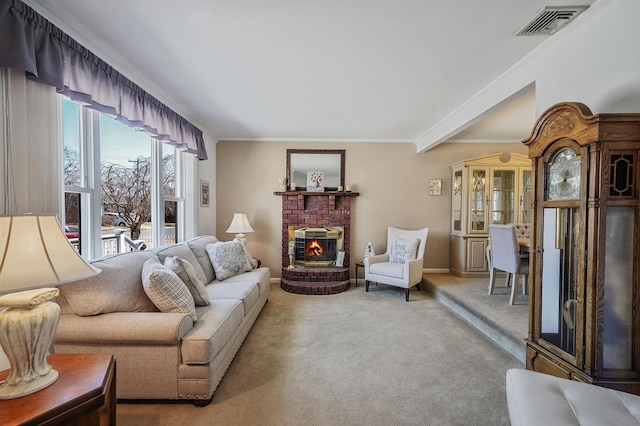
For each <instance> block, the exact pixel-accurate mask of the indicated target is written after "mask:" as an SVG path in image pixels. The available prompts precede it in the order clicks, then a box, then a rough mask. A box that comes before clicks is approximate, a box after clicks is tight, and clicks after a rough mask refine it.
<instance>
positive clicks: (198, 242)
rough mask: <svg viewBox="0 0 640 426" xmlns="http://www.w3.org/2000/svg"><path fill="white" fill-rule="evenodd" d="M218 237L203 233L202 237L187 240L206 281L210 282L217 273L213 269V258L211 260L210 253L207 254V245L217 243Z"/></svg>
mask: <svg viewBox="0 0 640 426" xmlns="http://www.w3.org/2000/svg"><path fill="white" fill-rule="evenodd" d="M217 242H218V239H217V238H216V237H213V236H211V235H203V236H201V237H195V238H192V239H190V240H187V245H188V246H189V248H190V249H191V251H192V252H193V255H194V256H195V257H196V259H197V260H198V263H199V264H200V267H201V268H202V271H203V272H204V275H205V278H206V280H205V282H206V283H210V282H211V281H213V280H215V279H216V274H215V272H214V270H213V265H211V260H209V255H208V254H207V250H205V247H206V245H207V244H213V243H217Z"/></svg>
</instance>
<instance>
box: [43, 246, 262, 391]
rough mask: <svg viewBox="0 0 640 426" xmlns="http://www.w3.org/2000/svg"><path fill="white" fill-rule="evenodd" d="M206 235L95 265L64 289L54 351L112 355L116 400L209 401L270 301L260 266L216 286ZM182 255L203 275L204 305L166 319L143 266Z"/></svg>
mask: <svg viewBox="0 0 640 426" xmlns="http://www.w3.org/2000/svg"><path fill="white" fill-rule="evenodd" d="M215 242H217V239H216V238H215V237H212V236H201V237H197V238H194V239H191V240H189V241H187V242H185V243H180V244H174V245H170V246H164V247H160V248H158V249H155V250H152V251H140V252H129V253H123V254H118V255H114V256H110V257H107V258H103V259H100V260H96V261H93V262H92V264H93V265H94V266H95V267H97V268H100V269H101V270H102V273H100V274H99V275H96V276H95V277H92V278H89V279H86V280H82V281H77V282H72V283H67V284H63V285H61V286H60V287H59V288H60V291H61V294H60V297H59V298H58V303H59V305H60V307H61V316H60V324H59V326H58V330H57V332H56V335H55V338H54V352H56V353H109V354H113V355H114V356H115V359H116V371H117V376H116V384H117V398H118V399H173V400H175V399H184V400H196V401H199V402H201V403H206V402H208V401H210V400H211V398H212V397H213V392H214V391H215V389H216V387H217V386H218V384H219V383H220V380H221V379H222V376H223V375H224V373H225V372H226V370H227V368H228V367H229V365H230V363H231V361H232V360H233V357H234V356H235V354H236V352H237V351H238V349H239V348H240V345H241V344H242V342H243V340H244V338H245V337H246V336H247V334H248V332H249V330H250V329H251V327H252V325H253V323H254V321H255V320H256V318H257V316H258V314H259V313H260V311H261V310H262V307H263V306H264V304H265V303H266V302H267V299H268V296H269V281H270V278H271V277H270V271H269V269H268V268H261V267H258V268H256V269H252V270H250V271H248V272H243V273H240V274H238V275H235V276H232V277H230V278H226V279H225V280H224V281H219V280H217V279H216V278H215V273H214V268H213V266H212V264H211V262H210V260H209V256H208V254H207V251H206V249H205V247H206V246H207V244H212V243H215ZM169 256H178V257H180V258H182V259H185V260H187V261H189V262H190V263H191V264H192V265H193V266H194V268H195V269H197V273H198V274H202V276H204V277H206V282H208V283H209V284H208V285H206V287H205V288H206V292H207V294H208V295H209V298H210V304H209V305H207V306H196V313H197V320H196V321H195V322H194V321H193V319H192V318H191V316H190V315H189V314H188V313H161V312H160V311H159V310H158V308H156V306H155V305H154V303H153V302H152V301H151V300H150V299H149V297H147V293H145V290H144V288H143V284H142V278H141V272H142V268H143V265H144V263H145V261H147V260H148V259H151V258H155V259H157V260H158V261H160V262H163V261H164V259H165V258H166V257H169Z"/></svg>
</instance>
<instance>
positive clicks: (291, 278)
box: [275, 191, 360, 294]
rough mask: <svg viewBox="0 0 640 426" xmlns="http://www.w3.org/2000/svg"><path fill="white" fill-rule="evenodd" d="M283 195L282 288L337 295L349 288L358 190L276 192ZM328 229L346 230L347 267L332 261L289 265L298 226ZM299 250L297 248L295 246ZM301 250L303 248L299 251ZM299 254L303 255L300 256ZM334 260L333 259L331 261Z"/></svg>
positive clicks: (304, 292) (345, 259)
mask: <svg viewBox="0 0 640 426" xmlns="http://www.w3.org/2000/svg"><path fill="white" fill-rule="evenodd" d="M275 194H276V195H280V196H282V278H281V280H280V287H281V288H282V289H283V290H285V291H288V292H290V293H300V294H335V293H340V292H343V291H346V290H348V289H349V287H350V284H349V258H350V256H349V255H350V251H351V200H352V198H353V197H356V196H358V195H360V194H359V193H356V192H333V191H332V192H301V191H297V192H296V191H288V192H276V193H275ZM306 227H308V228H312V229H314V230H316V229H320V228H328V229H330V230H334V229H339V230H340V231H343V235H342V241H341V244H340V246H341V250H343V251H344V254H345V256H344V263H343V265H344V266H343V267H337V266H334V265H331V264H322V265H320V266H304V265H302V264H301V262H298V263H296V265H295V267H293V268H289V252H290V249H289V248H290V247H294V246H295V244H294V242H295V236H294V235H293V234H294V233H295V230H296V229H301V228H306ZM294 252H295V248H294ZM298 253H300V250H298ZM298 256H299V255H298ZM329 263H331V262H329Z"/></svg>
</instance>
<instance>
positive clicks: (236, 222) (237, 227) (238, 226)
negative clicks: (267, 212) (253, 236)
mask: <svg viewBox="0 0 640 426" xmlns="http://www.w3.org/2000/svg"><path fill="white" fill-rule="evenodd" d="M227 232H228V233H230V234H232V233H234V232H235V233H236V236H235V238H240V239H241V240H242V242H244V243H245V244H246V243H247V239H246V238H245V237H244V233H245V232H255V231H254V230H253V228H252V227H251V224H250V223H249V219H247V215H246V214H244V213H234V215H233V219H232V220H231V225H229V228H228V229H227Z"/></svg>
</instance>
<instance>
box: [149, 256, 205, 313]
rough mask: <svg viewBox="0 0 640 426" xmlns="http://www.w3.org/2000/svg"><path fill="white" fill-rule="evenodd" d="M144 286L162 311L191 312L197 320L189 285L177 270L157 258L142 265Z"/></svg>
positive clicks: (150, 297)
mask: <svg viewBox="0 0 640 426" xmlns="http://www.w3.org/2000/svg"><path fill="white" fill-rule="evenodd" d="M142 286H143V287H144V291H145V293H147V296H149V299H151V301H152V302H153V303H154V304H155V305H156V306H157V307H158V309H160V312H167V313H184V314H189V315H190V316H191V318H192V319H193V320H194V321H196V320H197V319H198V316H197V315H196V307H195V303H194V301H193V296H191V293H189V290H188V289H187V286H186V285H185V283H183V282H182V280H181V279H180V277H179V276H178V275H176V274H175V272H173V271H171V270H169V269H168V268H166V267H165V266H164V265H163V264H161V263H160V262H158V261H157V260H155V259H149V260H147V261H146V262H144V265H143V266H142Z"/></svg>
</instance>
